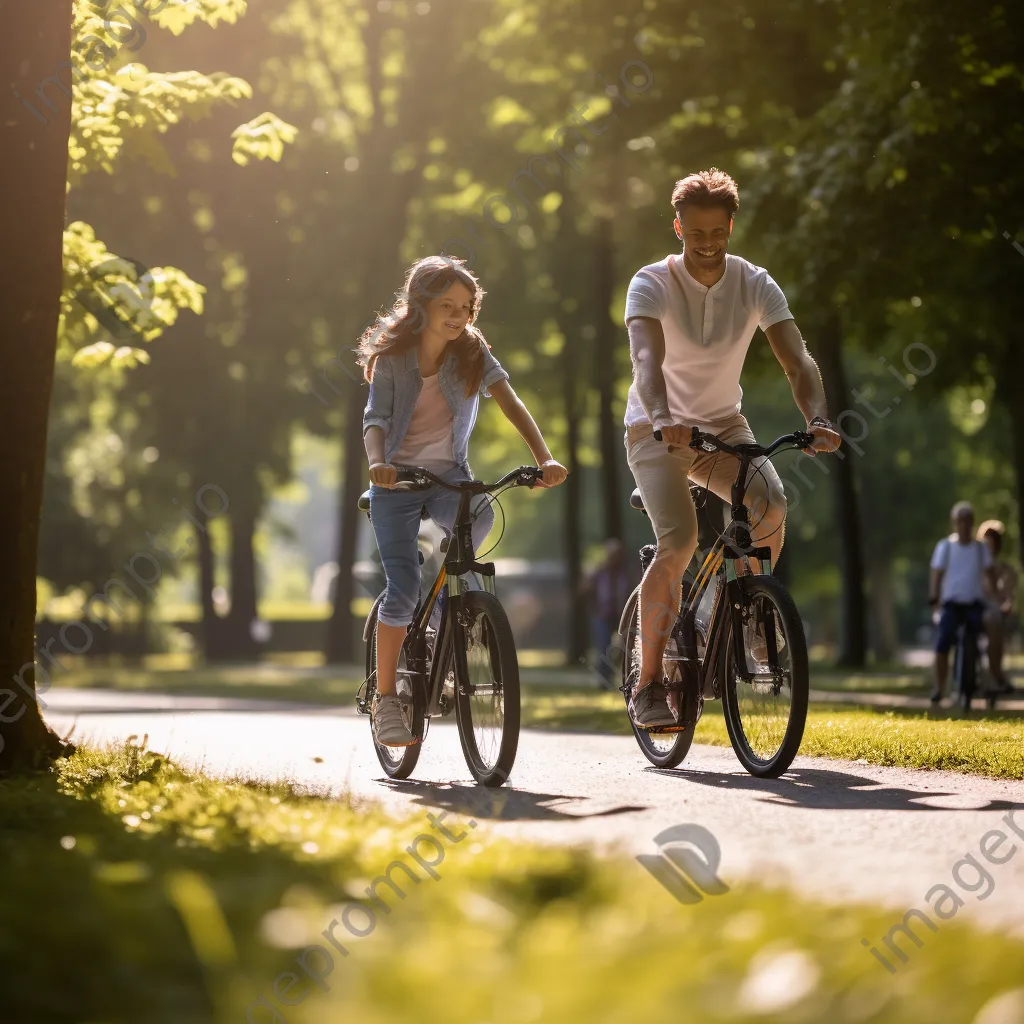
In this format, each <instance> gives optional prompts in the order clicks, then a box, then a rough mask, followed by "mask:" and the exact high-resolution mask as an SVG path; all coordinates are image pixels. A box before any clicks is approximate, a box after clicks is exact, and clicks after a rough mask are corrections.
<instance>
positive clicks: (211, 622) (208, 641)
mask: <svg viewBox="0 0 1024 1024" xmlns="http://www.w3.org/2000/svg"><path fill="white" fill-rule="evenodd" d="M196 539H197V541H198V543H199V551H198V554H197V556H196V558H197V561H198V563H199V607H200V609H201V610H202V625H201V627H200V634H199V635H200V643H201V644H202V648H203V657H204V658H205V659H206V660H207V661H216V660H217V659H218V657H219V654H220V632H221V626H222V623H221V620H220V617H219V616H218V615H217V610H216V609H215V608H214V606H213V587H214V560H213V540H212V539H211V537H210V534H209V530H208V529H207V530H200V529H198V528H196Z"/></svg>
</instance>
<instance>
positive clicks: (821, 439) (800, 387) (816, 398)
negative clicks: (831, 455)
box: [765, 320, 842, 452]
mask: <svg viewBox="0 0 1024 1024" xmlns="http://www.w3.org/2000/svg"><path fill="white" fill-rule="evenodd" d="M765 334H766V335H767V336H768V343H769V344H770V345H771V347H772V351H773V352H774V353H775V358H776V359H778V361H779V365H781V367H782V369H783V370H784V371H785V374H786V377H787V378H788V379H789V386H790V388H791V389H792V391H793V401H795V402H796V406H797V408H798V409H799V410H800V411H801V412H802V413H803V414H804V420H805V421H806V423H807V427H808V430H810V431H811V433H812V434H814V451H816V452H834V451H835V450H836V449H837V448H838V447H839V444H840V441H841V440H842V438H841V437H840V435H839V432H838V431H837V430H836V429H835V428H833V427H821V426H815V427H811V420H813V419H814V418H815V417H816V416H820V417H821V418H822V419H824V420H828V405H827V403H826V401H825V388H824V387H823V385H822V383H821V374H820V373H819V372H818V364H817V363H816V362H815V361H814V360H813V359H812V358H811V354H810V352H808V351H807V346H806V345H805V344H804V339H803V336H802V335H801V334H800V329H799V328H798V327H797V325H796V321H795V320H780V321H779V322H778V323H776V324H772V325H771V327H769V328H768V329H767V330H766V331H765Z"/></svg>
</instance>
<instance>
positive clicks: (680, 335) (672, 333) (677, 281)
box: [625, 254, 793, 427]
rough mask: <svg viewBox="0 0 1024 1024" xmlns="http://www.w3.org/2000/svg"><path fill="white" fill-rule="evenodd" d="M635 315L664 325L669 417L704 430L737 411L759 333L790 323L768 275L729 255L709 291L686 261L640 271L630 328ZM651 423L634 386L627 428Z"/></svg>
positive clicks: (633, 287)
mask: <svg viewBox="0 0 1024 1024" xmlns="http://www.w3.org/2000/svg"><path fill="white" fill-rule="evenodd" d="M633 316H647V317H651V318H652V319H654V320H660V321H661V326H662V330H663V331H664V333H665V361H664V363H662V367H661V369H662V373H664V375H665V389H666V391H667V394H668V407H669V412H670V413H671V414H672V418H673V419H675V420H676V421H677V422H680V423H684V424H695V425H697V426H700V427H703V426H707V425H710V424H713V423H716V422H720V421H721V420H724V419H728V418H729V417H730V416H733V415H735V414H736V413H737V412H739V410H740V401H741V399H742V398H743V389H742V388H741V387H740V373H741V371H742V370H743V361H744V360H745V359H746V357H747V349H748V348H749V347H750V340H751V338H753V336H754V331H755V330H756V329H757V328H758V327H760V328H761V329H762V330H767V329H768V328H769V327H771V326H772V324H777V323H778V322H779V321H780V320H791V319H792V318H793V314H792V313H790V311H789V306H788V304H787V303H786V296H785V295H783V294H782V289H781V288H780V287H779V286H778V285H777V284H776V283H775V282H774V281H773V280H772V279H771V277H770V276H769V274H768V272H767V271H766V270H764V269H763V268H761V267H755V266H754V264H753V263H748V262H747V261H746V260H745V259H742V258H741V257H739V256H732V255H730V254H726V257H725V273H724V274H723V275H722V277H721V279H720V280H719V281H717V282H716V283H715V284H713V285H712V286H711V287H710V288H706V287H705V286H704V285H702V284H701V283H700V282H699V281H695V280H694V279H693V277H691V276H690V272H689V271H688V270H687V269H686V268H685V267H684V266H683V257H682V256H681V255H678V256H677V255H674V254H673V255H670V256H666V257H665V259H663V260H661V261H660V262H659V263H652V264H651V265H650V266H647V267H644V268H643V269H642V270H638V271H637V272H636V274H635V275H634V276H633V280H632V281H630V282H629V290H628V291H627V293H626V314H625V320H626V323H627V324H628V323H629V318H630V317H633ZM648 422H650V421H649V420H648V418H647V413H646V412H644V407H643V406H642V405H641V404H640V396H639V395H638V394H637V391H636V383H635V382H634V383H633V384H632V385H631V386H630V389H629V397H628V399H627V401H626V426H627V427H631V426H635V425H636V424H638V423H648Z"/></svg>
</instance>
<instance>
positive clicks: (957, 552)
mask: <svg viewBox="0 0 1024 1024" xmlns="http://www.w3.org/2000/svg"><path fill="white" fill-rule="evenodd" d="M950 519H951V520H952V523H953V533H952V534H951V535H950V536H949V537H943V538H942V540H940V541H939V542H938V544H936V545H935V550H934V552H933V553H932V561H931V581H930V585H929V588H928V603H929V604H930V605H932V606H933V607H934V606H936V605H938V606H940V609H941V610H940V612H939V623H938V627H939V628H938V630H937V632H936V636H935V684H934V686H933V687H932V695H931V701H932V704H934V705H937V704H938V703H939V701H941V700H942V698H943V696H944V695H945V692H946V677H947V675H948V674H949V649H950V647H952V646H953V643H954V641H955V640H956V631H957V629H959V627H960V625H961V623H966V625H967V628H968V629H969V630H971V631H972V632H973V633H974V634H975V635H977V634H979V633H980V632H981V630H982V616H983V614H984V611H985V597H986V590H985V588H986V584H987V586H988V592H989V593H992V594H994V593H996V592H997V590H998V586H997V581H996V574H995V568H994V565H993V561H992V552H991V551H989V549H988V546H987V545H986V544H984V543H983V542H982V541H980V540H976V539H975V537H974V508H973V507H972V505H971V503H970V502H967V501H958V502H957V503H956V504H955V505H954V506H953V508H952V511H951V512H950Z"/></svg>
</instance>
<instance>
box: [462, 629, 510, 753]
mask: <svg viewBox="0 0 1024 1024" xmlns="http://www.w3.org/2000/svg"><path fill="white" fill-rule="evenodd" d="M487 632H488V631H487V619H486V616H484V615H478V616H477V617H476V618H475V619H473V621H472V622H471V623H470V625H469V626H467V628H466V668H467V670H468V672H467V674H468V677H469V678H468V684H467V686H466V698H467V700H468V702H469V707H470V713H471V719H472V723H473V737H474V740H475V742H476V748H477V751H478V752H479V754H480V758H481V760H482V762H483V763H484V764H485V765H486V766H487V767H493V766H494V765H495V764H497V761H498V755H499V753H500V751H501V737H502V732H503V731H504V727H505V700H504V692H503V689H502V685H501V680H500V678H495V677H496V676H500V671H499V669H498V666H497V665H496V664H492V662H493V661H495V660H496V659H494V658H492V652H491V649H490V643H489V639H488V636H487Z"/></svg>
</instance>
